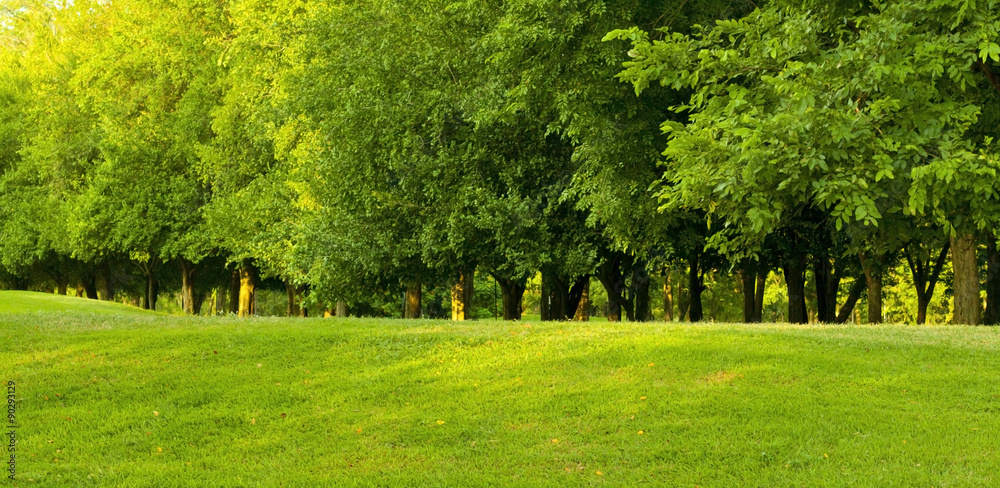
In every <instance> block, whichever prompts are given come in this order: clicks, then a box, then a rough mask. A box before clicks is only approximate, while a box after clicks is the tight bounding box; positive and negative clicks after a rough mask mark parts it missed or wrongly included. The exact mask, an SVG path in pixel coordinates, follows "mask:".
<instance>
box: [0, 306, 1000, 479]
mask: <svg viewBox="0 0 1000 488" xmlns="http://www.w3.org/2000/svg"><path fill="white" fill-rule="evenodd" d="M0 337H2V344H3V348H2V350H0V351H2V352H0V375H2V378H0V379H3V380H4V382H5V383H6V381H7V380H13V381H15V382H16V384H17V395H18V398H19V403H18V407H17V417H18V422H19V424H20V428H19V429H18V438H19V439H20V443H19V444H18V450H17V478H18V481H17V483H16V484H17V486H54V487H55V486H59V487H61V486H156V487H175V486H191V487H204V486H233V487H235V486H246V487H257V486H266V487H279V486H285V487H313V486H338V487H339V486H366V487H367V486H400V487H404V486H405V487H409V486H441V487H445V486H448V487H470V486H553V487H555V486H559V487H562V486H657V487H658V486H690V487H694V486H701V487H714V486H717V487H733V486H767V487H771V486H783V487H791V486H795V487H798V486H810V487H812V486H852V487H853V486H871V487H891V486H899V487H904V486H905V487H910V486H998V485H1000V475H998V473H1000V452H998V449H1000V422H998V413H1000V381H998V376H1000V354H998V352H1000V351H998V349H1000V330H998V329H996V328H966V327H919V328H917V327H903V326H882V327H858V326H787V325H764V326H743V325H738V326H737V325H698V326H690V325H677V324H628V323H626V324H612V323H608V322H604V321H593V322H589V323H544V324H542V323H535V322H532V323H503V322H494V321H480V322H467V323H451V322H438V321H402V320H363V319H294V320H290V319H250V320H240V319H236V318H220V319H206V318H187V317H168V316H133V317H120V316H96V315H73V314H28V315H0ZM4 459H6V458H4Z"/></svg>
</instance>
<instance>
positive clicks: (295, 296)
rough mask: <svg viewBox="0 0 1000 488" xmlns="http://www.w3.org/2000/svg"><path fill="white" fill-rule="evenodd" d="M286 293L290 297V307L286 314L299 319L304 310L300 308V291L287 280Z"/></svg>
mask: <svg viewBox="0 0 1000 488" xmlns="http://www.w3.org/2000/svg"><path fill="white" fill-rule="evenodd" d="M285 293H286V294H287V295H288V307H287V308H286V309H285V314H286V315H287V316H288V317H297V316H298V315H299V314H300V313H302V310H301V309H300V308H299V289H298V287H297V286H295V284H294V283H292V280H285Z"/></svg>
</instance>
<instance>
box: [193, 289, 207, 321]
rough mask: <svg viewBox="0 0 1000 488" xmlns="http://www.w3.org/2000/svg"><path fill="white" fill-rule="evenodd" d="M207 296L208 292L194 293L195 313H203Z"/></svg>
mask: <svg viewBox="0 0 1000 488" xmlns="http://www.w3.org/2000/svg"><path fill="white" fill-rule="evenodd" d="M207 296H208V294H207V293H205V292H201V293H195V294H194V314H195V315H201V306H202V305H203V304H204V303H205V297H207Z"/></svg>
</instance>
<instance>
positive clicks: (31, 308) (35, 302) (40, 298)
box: [0, 291, 155, 315]
mask: <svg viewBox="0 0 1000 488" xmlns="http://www.w3.org/2000/svg"><path fill="white" fill-rule="evenodd" d="M29 312H83V313H94V314H100V315H108V314H112V315H151V314H155V312H151V311H149V310H143V309H141V308H137V307H132V306H129V305H122V304H121V303H115V302H103V301H100V300H88V299H86V298H77V297H72V296H64V295H55V294H52V293H38V292H33V291H0V313H29Z"/></svg>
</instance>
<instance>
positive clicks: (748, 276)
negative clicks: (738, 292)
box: [740, 265, 757, 324]
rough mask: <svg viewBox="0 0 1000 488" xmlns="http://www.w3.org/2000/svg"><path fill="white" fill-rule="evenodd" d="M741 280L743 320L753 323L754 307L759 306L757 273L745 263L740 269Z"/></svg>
mask: <svg viewBox="0 0 1000 488" xmlns="http://www.w3.org/2000/svg"><path fill="white" fill-rule="evenodd" d="M740 281H742V282H743V322H745V323H748V324H749V323H753V321H754V320H753V319H754V309H756V308H757V307H756V305H757V303H756V299H757V294H756V290H757V288H756V284H757V274H756V273H754V272H753V270H752V269H751V267H750V266H747V265H744V266H743V269H741V270H740Z"/></svg>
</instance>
